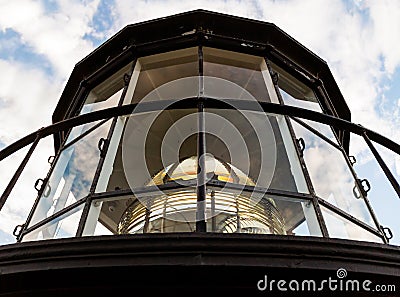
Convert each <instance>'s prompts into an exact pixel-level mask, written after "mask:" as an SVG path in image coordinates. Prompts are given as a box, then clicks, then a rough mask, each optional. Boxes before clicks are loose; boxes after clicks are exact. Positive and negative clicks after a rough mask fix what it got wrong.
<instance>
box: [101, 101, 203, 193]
mask: <svg viewBox="0 0 400 297" xmlns="http://www.w3.org/2000/svg"><path fill="white" fill-rule="evenodd" d="M197 116H198V115H197V109H171V110H163V111H154V112H153V111H152V112H144V113H137V114H136V113H134V114H132V115H130V116H128V117H120V118H119V119H118V122H117V125H116V129H115V130H114V133H113V136H112V139H111V141H110V145H109V148H108V153H107V156H106V158H105V164H108V165H107V166H103V171H102V172H101V175H100V179H99V184H98V186H97V188H96V192H105V191H114V190H121V189H134V188H140V187H147V186H151V185H153V184H152V183H153V177H154V176H155V175H157V174H158V173H160V171H161V170H163V169H164V168H167V167H168V166H171V165H172V164H176V163H179V162H178V161H182V160H185V159H187V158H191V157H193V156H194V157H196V156H197V133H198V128H197ZM108 169H109V171H108Z"/></svg>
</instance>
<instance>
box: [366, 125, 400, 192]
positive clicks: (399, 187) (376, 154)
mask: <svg viewBox="0 0 400 297" xmlns="http://www.w3.org/2000/svg"><path fill="white" fill-rule="evenodd" d="M362 136H363V137H364V140H365V142H366V143H367V145H368V147H369V149H370V150H371V152H372V154H373V155H374V157H375V158H376V161H378V163H379V166H381V168H382V170H383V172H384V173H385V174H386V177H387V178H388V180H389V182H390V184H391V185H392V187H393V189H394V190H395V191H396V193H397V196H399V198H400V185H399V183H398V182H397V180H396V178H395V177H394V175H393V174H392V172H391V171H390V169H389V167H388V166H387V165H386V163H385V161H384V160H383V159H382V157H381V155H380V154H379V152H378V151H377V150H376V148H375V147H374V145H373V144H372V142H371V140H370V139H369V137H368V135H367V133H366V132H365V131H364V133H363V134H362Z"/></svg>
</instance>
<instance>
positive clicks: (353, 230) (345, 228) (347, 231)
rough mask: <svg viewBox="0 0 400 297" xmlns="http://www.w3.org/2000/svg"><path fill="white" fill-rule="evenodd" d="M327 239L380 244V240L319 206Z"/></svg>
mask: <svg viewBox="0 0 400 297" xmlns="http://www.w3.org/2000/svg"><path fill="white" fill-rule="evenodd" d="M321 212H322V215H323V217H324V220H325V224H326V227H327V229H328V233H329V237H332V238H343V239H351V240H362V241H372V242H379V243H382V239H381V238H379V237H378V236H376V235H374V234H372V233H370V232H368V231H367V230H365V229H363V228H362V227H360V226H357V225H356V224H353V223H352V222H350V221H348V220H346V219H345V218H343V217H341V216H340V215H338V214H336V213H334V212H332V211H330V210H329V209H327V208H325V207H323V206H321Z"/></svg>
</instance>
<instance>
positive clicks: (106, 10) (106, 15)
mask: <svg viewBox="0 0 400 297" xmlns="http://www.w3.org/2000/svg"><path fill="white" fill-rule="evenodd" d="M114 5H115V2H114V1H113V0H112V1H100V3H99V5H98V7H97V11H96V13H95V14H94V16H93V22H92V26H93V29H94V32H93V33H91V34H86V35H85V36H84V39H87V40H90V41H91V42H92V43H93V44H94V46H99V45H100V44H102V43H103V42H104V41H105V40H106V39H107V38H108V37H109V36H106V35H107V32H109V31H110V29H111V28H112V26H113V23H114V18H113V13H112V12H113V7H114Z"/></svg>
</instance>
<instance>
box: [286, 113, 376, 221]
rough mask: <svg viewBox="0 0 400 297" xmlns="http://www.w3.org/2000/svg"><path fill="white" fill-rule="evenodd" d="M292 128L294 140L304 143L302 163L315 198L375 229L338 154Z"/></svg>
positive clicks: (324, 143)
mask: <svg viewBox="0 0 400 297" xmlns="http://www.w3.org/2000/svg"><path fill="white" fill-rule="evenodd" d="M292 125H293V128H294V130H295V134H296V136H297V138H303V139H304V142H305V150H304V160H305V162H306V166H307V169H308V172H309V174H310V177H311V180H312V183H313V186H314V189H315V191H316V194H317V195H318V196H319V197H321V198H323V199H324V200H326V201H328V202H329V203H331V204H333V205H335V206H336V207H338V208H340V209H342V210H344V211H345V212H347V213H349V214H351V215H352V216H354V217H356V218H357V219H359V220H361V221H363V222H365V223H367V224H369V225H371V226H374V227H375V225H374V222H373V220H372V217H371V214H370V213H369V210H368V208H367V205H366V203H365V201H364V198H363V197H361V198H357V197H356V195H355V194H357V196H360V195H359V193H360V190H359V189H358V187H357V185H356V183H355V180H354V177H353V175H352V173H351V171H350V168H349V166H348V164H347V162H346V160H345V159H344V155H343V154H342V152H341V151H339V150H338V149H336V148H335V147H333V146H332V145H330V144H329V143H327V142H326V141H324V140H323V139H321V138H319V137H318V136H317V135H315V134H314V133H312V132H311V131H309V130H307V129H305V128H304V127H302V126H300V125H299V124H297V123H296V122H294V121H292Z"/></svg>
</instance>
